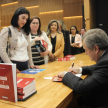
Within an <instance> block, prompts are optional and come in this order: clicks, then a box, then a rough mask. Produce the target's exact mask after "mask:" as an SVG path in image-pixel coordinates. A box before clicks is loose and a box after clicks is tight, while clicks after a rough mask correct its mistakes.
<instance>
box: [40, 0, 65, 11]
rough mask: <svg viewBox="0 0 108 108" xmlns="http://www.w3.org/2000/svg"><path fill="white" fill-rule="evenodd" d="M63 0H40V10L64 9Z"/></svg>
mask: <svg viewBox="0 0 108 108" xmlns="http://www.w3.org/2000/svg"><path fill="white" fill-rule="evenodd" d="M62 4H63V1H62V0H39V7H40V8H39V12H40V13H41V12H49V11H58V10H63V5H62Z"/></svg>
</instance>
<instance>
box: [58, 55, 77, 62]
mask: <svg viewBox="0 0 108 108" xmlns="http://www.w3.org/2000/svg"><path fill="white" fill-rule="evenodd" d="M71 59H75V57H74V55H66V56H64V58H58V59H57V60H58V61H70V60H71Z"/></svg>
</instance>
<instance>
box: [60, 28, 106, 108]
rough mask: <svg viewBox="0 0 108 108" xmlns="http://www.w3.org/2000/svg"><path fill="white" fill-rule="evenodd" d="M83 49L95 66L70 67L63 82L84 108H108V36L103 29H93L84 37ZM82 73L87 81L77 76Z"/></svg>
mask: <svg viewBox="0 0 108 108" xmlns="http://www.w3.org/2000/svg"><path fill="white" fill-rule="evenodd" d="M83 47H84V49H85V53H86V55H89V57H90V58H91V60H92V61H95V62H96V64H95V65H91V66H85V67H82V68H81V67H78V68H77V67H70V68H69V72H67V73H64V72H61V73H59V74H58V76H59V77H63V79H62V82H63V83H64V84H65V85H67V86H68V87H70V88H72V89H73V91H75V92H76V93H78V94H83V95H82V96H80V97H79V99H78V105H79V106H80V107H82V108H88V107H89V108H108V36H107V34H106V33H105V32H104V31H103V30H101V29H91V30H89V31H87V32H86V33H85V35H84V36H83ZM77 73H82V75H89V77H87V78H86V79H84V80H83V79H82V78H80V77H77V76H75V75H74V74H77Z"/></svg>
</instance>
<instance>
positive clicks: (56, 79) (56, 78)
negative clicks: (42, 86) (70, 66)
mask: <svg viewBox="0 0 108 108" xmlns="http://www.w3.org/2000/svg"><path fill="white" fill-rule="evenodd" d="M52 81H62V78H60V77H58V76H54V77H53V79H52Z"/></svg>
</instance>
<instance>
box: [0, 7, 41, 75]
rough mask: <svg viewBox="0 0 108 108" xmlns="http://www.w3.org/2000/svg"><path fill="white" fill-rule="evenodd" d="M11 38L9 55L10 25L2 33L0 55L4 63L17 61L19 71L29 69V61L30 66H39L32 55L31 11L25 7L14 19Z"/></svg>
mask: <svg viewBox="0 0 108 108" xmlns="http://www.w3.org/2000/svg"><path fill="white" fill-rule="evenodd" d="M9 28H10V30H11V36H12V37H11V39H10V45H9V55H8V54H7V53H6V47H7V41H8V27H5V28H3V29H2V30H1V33H0V56H1V58H2V60H3V62H4V63H15V64H16V66H17V73H18V72H20V71H22V70H25V69H28V63H29V66H30V68H39V67H38V66H34V64H33V61H32V55H31V45H30V38H29V32H30V14H29V11H28V10H27V9H26V8H24V7H20V8H18V9H17V10H16V11H15V13H14V15H13V17H12V19H11V26H9Z"/></svg>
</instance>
